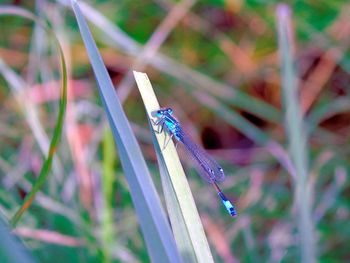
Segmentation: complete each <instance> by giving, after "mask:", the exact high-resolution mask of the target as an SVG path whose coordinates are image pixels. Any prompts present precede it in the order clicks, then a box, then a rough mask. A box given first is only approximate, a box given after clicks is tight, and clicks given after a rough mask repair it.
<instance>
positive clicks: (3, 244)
mask: <svg viewBox="0 0 350 263" xmlns="http://www.w3.org/2000/svg"><path fill="white" fill-rule="evenodd" d="M0 236H1V238H0V259H1V263H13V262H21V263H34V262H35V261H34V259H33V257H32V256H31V255H30V253H29V252H28V251H27V250H26V249H25V248H24V246H23V245H22V244H21V242H20V241H19V239H18V238H16V237H15V236H14V235H13V234H11V232H10V229H9V228H8V227H7V226H6V225H5V223H4V222H3V220H2V218H0Z"/></svg>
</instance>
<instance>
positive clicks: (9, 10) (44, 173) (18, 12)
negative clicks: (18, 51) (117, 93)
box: [0, 6, 67, 225]
mask: <svg viewBox="0 0 350 263" xmlns="http://www.w3.org/2000/svg"><path fill="white" fill-rule="evenodd" d="M2 15H15V16H20V17H24V18H27V19H29V20H32V21H35V22H36V23H38V24H39V25H41V26H42V27H43V28H44V29H45V31H46V32H47V34H48V35H50V36H51V37H52V39H53V40H54V43H55V45H56V47H57V50H58V54H59V56H60V62H61V74H62V86H61V95H60V101H59V111H58V117H57V121H56V125H55V127H54V130H53V135H52V139H51V142H50V147H49V152H48V155H47V157H46V159H45V160H44V163H43V165H42V167H41V169H40V173H39V176H38V179H37V180H36V181H35V183H34V185H33V188H32V190H31V191H30V192H29V193H28V194H27V196H26V198H25V199H24V201H23V204H22V206H21V207H20V208H19V209H18V211H17V212H16V213H15V215H14V216H13V218H12V220H11V224H12V225H16V224H17V222H18V220H19V219H20V218H21V216H22V214H23V213H24V212H25V211H26V210H27V209H28V208H29V206H30V205H31V204H32V202H33V200H34V198H35V195H36V193H37V192H38V191H39V190H40V189H41V188H42V186H43V185H44V184H45V182H46V179H47V177H48V175H49V172H50V170H51V166H52V161H53V157H54V154H55V153H56V150H57V147H58V142H59V140H60V138H61V134H62V128H63V121H64V115H65V111H66V105H67V69H66V62H65V60H64V55H63V51H62V48H61V46H60V43H59V42H58V40H57V38H56V36H55V34H54V32H53V31H52V30H51V29H49V27H48V26H47V25H46V24H44V23H43V21H42V20H41V19H40V18H38V17H36V16H35V15H33V14H32V13H30V12H29V11H27V10H25V9H23V8H19V7H14V6H3V7H1V8H0V16H2ZM0 63H1V61H0ZM1 65H2V66H3V63H2V64H1ZM2 68H4V67H2ZM3 72H6V74H12V75H14V74H13V72H10V71H9V70H5V69H4V70H3Z"/></svg>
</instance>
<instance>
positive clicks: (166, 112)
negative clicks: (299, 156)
mask: <svg viewBox="0 0 350 263" xmlns="http://www.w3.org/2000/svg"><path fill="white" fill-rule="evenodd" d="M155 115H156V117H157V120H156V121H154V120H152V122H153V125H155V126H157V127H158V130H157V131H156V132H157V133H161V132H163V130H165V131H166V132H167V133H168V134H169V135H170V138H169V140H168V142H167V143H166V144H165V146H164V148H165V147H166V146H167V145H168V143H169V141H170V140H171V139H172V138H175V140H176V142H181V143H182V144H183V145H184V146H185V148H186V150H187V151H188V152H189V153H190V155H191V156H192V157H193V159H194V160H195V161H196V162H197V164H198V166H199V167H200V171H198V172H199V174H200V176H201V177H202V178H203V179H204V180H205V181H207V182H208V183H210V184H212V185H213V187H214V188H215V190H216V192H217V194H218V196H219V197H220V199H221V201H222V203H223V205H224V206H225V208H226V210H227V211H228V213H229V214H230V215H231V216H233V217H235V216H237V211H236V209H235V206H234V205H233V204H232V203H231V202H230V201H229V200H228V199H227V198H226V196H225V195H224V194H223V192H222V190H221V189H220V187H219V186H218V185H217V183H219V182H222V181H223V180H224V179H225V174H224V170H223V169H222V168H221V166H220V165H219V164H218V163H217V162H216V161H215V160H213V159H212V158H211V157H210V156H209V154H207V153H206V152H205V151H204V150H203V149H202V148H201V147H200V146H198V145H197V144H196V143H194V142H193V141H192V139H191V138H190V137H189V136H188V135H187V134H186V133H185V132H184V131H183V129H182V127H181V125H180V123H179V121H178V120H177V119H176V118H175V117H174V116H173V110H172V109H171V108H161V109H159V110H157V111H155Z"/></svg>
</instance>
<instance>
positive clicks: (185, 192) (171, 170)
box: [134, 71, 214, 262]
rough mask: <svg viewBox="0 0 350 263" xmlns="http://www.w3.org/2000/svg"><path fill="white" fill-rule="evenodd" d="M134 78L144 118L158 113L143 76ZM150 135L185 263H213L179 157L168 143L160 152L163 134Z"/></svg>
mask: <svg viewBox="0 0 350 263" xmlns="http://www.w3.org/2000/svg"><path fill="white" fill-rule="evenodd" d="M134 76H135V79H136V82H137V86H138V88H139V91H140V93H141V96H142V99H143V102H144V104H145V108H146V111H147V116H148V118H149V119H151V118H152V112H154V111H155V110H158V109H159V108H160V107H159V103H158V101H157V98H156V96H155V94H154V91H153V88H152V85H151V83H150V81H149V79H148V77H147V75H146V74H144V73H141V72H135V71H134ZM155 128H156V127H153V126H152V125H151V130H152V132H153V137H155V138H156V139H154V140H153V141H154V144H155V148H156V152H157V157H158V162H159V166H160V171H161V176H162V184H163V188H164V195H165V200H166V203H167V207H168V212H169V216H170V220H171V224H172V227H173V231H174V235H175V240H176V242H177V244H178V247H179V250H180V253H181V255H182V257H183V258H184V260H185V261H186V262H214V261H213V257H212V255H211V252H210V248H209V245H208V241H207V239H206V236H205V233H204V230H203V226H202V223H201V221H200V218H199V215H198V212H197V208H196V205H195V203H194V200H193V196H192V193H191V190H190V187H189V185H188V182H187V179H186V176H185V173H184V170H183V168H182V166H181V163H180V159H179V156H178V155H177V152H176V149H175V146H174V144H173V143H172V141H170V142H169V144H167V147H166V148H165V149H164V150H161V148H163V144H164V136H165V135H164V133H161V134H155V133H154V131H153V130H154V129H155Z"/></svg>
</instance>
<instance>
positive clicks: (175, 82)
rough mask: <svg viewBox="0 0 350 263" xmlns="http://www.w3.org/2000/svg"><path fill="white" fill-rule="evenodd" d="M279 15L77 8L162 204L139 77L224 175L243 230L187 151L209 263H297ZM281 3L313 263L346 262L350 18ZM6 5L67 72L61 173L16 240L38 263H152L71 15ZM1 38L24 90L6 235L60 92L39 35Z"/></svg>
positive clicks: (123, 5)
mask: <svg viewBox="0 0 350 263" xmlns="http://www.w3.org/2000/svg"><path fill="white" fill-rule="evenodd" d="M67 3H68V6H67V5H66V4H67ZM278 3H280V2H279V1H263V0H260V1H244V0H226V1H224V0H222V1H209V0H207V1H189V0H184V1H170V0H153V1H130V0H124V1H86V2H84V3H82V9H83V11H84V14H85V16H86V18H87V19H88V21H89V26H90V29H91V31H92V33H93V36H94V39H95V41H96V42H97V44H98V48H99V50H100V52H101V54H102V56H103V59H104V63H105V65H106V67H107V69H108V71H109V74H110V76H111V78H112V81H113V83H114V84H115V87H116V92H117V94H118V96H119V98H120V99H121V100H122V102H123V106H124V110H125V111H126V114H127V117H128V118H129V120H130V122H131V125H132V128H133V130H134V132H135V134H136V136H137V138H138V142H139V143H140V145H141V148H142V151H143V154H144V156H145V158H146V160H147V162H148V163H147V164H148V167H149V169H150V171H151V173H152V176H153V180H154V182H155V184H156V186H157V189H158V190H159V191H158V192H159V194H160V195H161V196H162V190H161V184H160V179H159V171H158V167H157V164H156V156H155V152H154V149H153V145H152V138H151V133H150V131H149V128H148V124H147V118H146V114H145V110H144V106H143V104H142V102H141V98H140V95H139V92H138V90H137V88H136V85H135V83H134V80H133V78H132V77H131V78H130V70H132V69H136V70H139V71H144V72H146V73H147V74H148V76H149V78H150V80H151V82H152V84H153V86H154V88H155V92H156V93H157V97H158V99H159V100H160V102H161V104H162V106H167V107H172V108H173V109H174V112H175V114H176V116H177V118H178V119H179V120H180V121H181V123H182V126H183V127H184V128H185V129H186V130H187V132H188V133H189V134H190V135H191V137H193V138H194V140H195V141H196V142H198V143H199V144H201V145H202V146H203V147H204V148H205V149H206V150H207V151H208V152H209V153H210V154H211V155H212V156H213V157H214V158H215V159H216V160H217V161H218V162H219V163H220V164H222V166H223V168H224V170H225V173H226V176H227V177H226V180H225V181H224V182H223V183H221V184H220V185H221V187H222V188H223V189H224V191H225V194H226V195H227V197H229V198H230V199H231V200H233V201H234V202H235V204H236V206H237V209H238V212H239V217H237V218H236V219H232V218H230V217H229V216H228V215H227V214H226V211H225V210H224V209H223V208H222V205H221V204H220V203H219V201H218V199H217V197H216V193H215V191H214V190H213V189H212V188H211V186H210V185H207V184H206V183H205V182H203V181H202V180H201V179H200V178H199V176H198V175H197V174H196V170H195V169H194V167H193V164H192V163H191V160H188V159H189V158H187V155H186V153H185V152H184V149H183V148H182V147H181V146H179V147H178V151H179V154H180V156H181V157H183V164H184V166H185V168H186V172H187V175H188V180H189V182H190V185H191V189H192V191H193V195H194V198H195V201H196V205H197V208H198V211H199V213H200V216H201V219H202V222H203V226H204V228H205V231H206V234H207V238H208V241H209V244H210V247H211V251H212V254H213V256H214V259H215V261H216V262H299V260H300V242H299V232H298V227H297V221H298V211H299V210H298V208H297V206H296V204H295V200H296V195H295V187H294V185H295V183H294V179H293V177H292V176H291V173H293V165H292V164H290V162H291V158H290V155H289V154H288V152H289V148H290V147H289V140H288V134H287V132H286V128H285V120H284V112H285V108H286V107H285V105H286V104H285V102H283V100H282V91H281V84H280V83H281V74H280V72H281V66H280V62H279V50H278V41H277V23H278V22H277V20H276V7H277V4H278ZM286 3H289V4H290V8H291V10H292V28H293V30H294V35H295V36H294V37H295V40H296V42H295V45H294V46H293V48H294V50H295V60H296V69H297V73H298V77H299V79H298V83H299V91H298V94H299V98H300V110H301V112H302V113H303V114H304V120H305V125H304V126H305V127H304V130H303V133H304V134H305V136H306V137H307V141H308V143H307V149H306V150H307V160H305V162H306V163H307V168H308V182H307V185H308V187H309V189H310V190H311V201H312V204H311V207H310V213H311V219H312V224H313V226H312V228H313V230H314V233H315V235H314V238H315V244H316V254H317V261H319V262H347V261H350V252H349V245H348V244H349V242H350V227H349V212H350V202H349V196H350V191H349V177H348V174H349V168H350V163H349V156H350V147H349V142H350V135H349V134H350V133H349V131H350V98H349V93H350V90H349V84H350V77H349V72H350V54H349V48H348V46H349V41H350V19H349V17H350V5H349V3H347V2H346V1H325V0H320V1H313V0H309V1H286ZM5 5H14V6H20V7H23V8H26V9H27V10H30V11H32V12H33V13H35V14H36V15H37V16H39V17H41V18H42V19H44V20H46V21H47V22H48V23H49V24H50V27H51V28H52V29H53V31H54V32H55V34H56V35H57V37H58V39H59V41H60V43H61V45H62V47H63V49H64V53H65V59H66V62H67V65H68V71H69V86H68V89H69V91H68V99H69V102H68V106H67V113H66V119H65V126H64V132H63V136H62V140H61V142H60V144H59V148H58V154H57V156H56V159H55V161H54V165H53V169H52V172H51V173H50V177H49V178H48V180H47V183H46V184H45V187H44V188H43V189H42V190H41V192H40V193H39V194H38V195H37V197H36V199H35V201H34V202H33V205H32V206H31V207H30V208H29V210H28V211H27V212H26V213H25V214H24V216H23V217H22V219H21V221H20V222H19V224H18V226H17V227H16V229H15V230H14V231H15V232H14V233H15V234H16V235H17V236H19V237H20V238H21V239H22V240H23V241H24V242H25V244H26V246H27V248H28V249H29V250H30V251H31V253H32V254H33V255H34V256H35V257H36V258H37V259H38V261H39V262H62V261H65V262H67V263H68V262H149V260H150V259H149V257H148V254H147V250H146V248H145V243H144V241H143V237H142V234H141V232H140V229H139V227H138V222H137V218H136V216H135V212H134V208H133V205H132V202H131V197H130V195H129V190H128V185H127V183H126V180H125V178H124V176H123V170H122V168H121V165H120V162H119V159H118V153H117V152H116V150H115V148H114V142H113V138H112V135H111V133H110V130H109V126H108V123H107V121H106V116H105V113H104V111H103V108H102V105H101V101H100V99H99V96H98V92H97V88H96V81H95V79H94V75H93V72H92V69H91V66H90V64H89V60H88V58H87V54H86V50H85V47H84V45H83V43H82V40H81V36H80V33H79V30H78V27H77V23H76V21H75V18H74V15H73V13H72V10H71V9H70V7H69V1H64V0H60V1H48V0H38V1H21V0H16V1H15V0H14V1H1V5H0V9H1V8H3V7H4V6H5ZM0 27H1V29H0V58H1V59H2V60H3V63H4V65H5V66H4V67H7V68H9V69H11V70H13V72H14V73H15V74H16V75H17V79H20V80H21V81H22V82H20V83H18V82H17V83H16V82H14V79H16V78H12V80H13V81H12V82H11V81H9V78H7V77H6V76H4V70H1V72H0V73H1V74H0V76H1V77H0V83H1V84H0V85H1V89H0V98H1V105H0V109H1V115H0V118H1V125H0V140H1V148H0V214H1V215H2V217H3V218H7V219H9V218H11V216H13V214H14V213H15V211H16V209H18V207H19V205H20V204H21V203H22V201H23V198H24V196H25V195H26V194H27V193H28V191H29V190H30V188H31V184H32V183H33V182H34V181H35V180H36V176H37V174H38V172H39V171H40V167H41V165H42V160H43V155H44V154H46V150H45V149H47V147H48V143H49V139H50V138H51V134H52V129H53V127H54V125H55V120H56V116H57V111H58V99H59V89H60V81H61V79H60V74H59V64H58V62H59V61H58V56H57V53H56V51H55V48H54V47H53V45H52V40H50V38H48V36H47V35H46V33H45V32H44V31H43V30H42V28H41V27H40V26H38V25H37V24H34V23H32V22H30V21H27V20H25V19H21V18H18V17H10V16H6V17H0ZM143 48H144V49H143ZM2 68H3V67H2ZM287 104H288V102H287ZM30 109H35V113H33V112H32V111H31V110H30ZM272 142H273V143H274V144H272ZM276 145H277V146H278V147H277V146H276Z"/></svg>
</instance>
